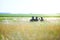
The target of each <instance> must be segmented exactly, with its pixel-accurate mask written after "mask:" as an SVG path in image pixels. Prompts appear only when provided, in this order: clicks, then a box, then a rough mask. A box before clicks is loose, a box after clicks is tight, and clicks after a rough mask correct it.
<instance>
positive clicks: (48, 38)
mask: <svg viewBox="0 0 60 40" xmlns="http://www.w3.org/2000/svg"><path fill="white" fill-rule="evenodd" d="M0 37H1V39H0V40H60V24H59V22H53V23H52V22H51V23H50V22H22V23H20V22H12V23H10V24H4V23H0Z"/></svg>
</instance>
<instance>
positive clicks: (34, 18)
mask: <svg viewBox="0 0 60 40" xmlns="http://www.w3.org/2000/svg"><path fill="white" fill-rule="evenodd" d="M39 20H40V21H44V19H43V17H41V18H38V17H34V16H32V19H30V21H39Z"/></svg>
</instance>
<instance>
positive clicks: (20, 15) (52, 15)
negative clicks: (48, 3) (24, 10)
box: [0, 14, 60, 17]
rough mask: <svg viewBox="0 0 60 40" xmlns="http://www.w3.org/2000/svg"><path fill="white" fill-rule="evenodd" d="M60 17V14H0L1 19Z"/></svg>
mask: <svg viewBox="0 0 60 40" xmlns="http://www.w3.org/2000/svg"><path fill="white" fill-rule="evenodd" d="M31 16H38V17H41V16H43V17H60V14H0V17H31Z"/></svg>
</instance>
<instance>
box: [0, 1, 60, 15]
mask: <svg viewBox="0 0 60 40" xmlns="http://www.w3.org/2000/svg"><path fill="white" fill-rule="evenodd" d="M0 12H9V13H26V14H28V13H32V14H34V13H38V14H41V13H43V14H48V13H49V14H52V13H53V14H55V13H60V0H0Z"/></svg>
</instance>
